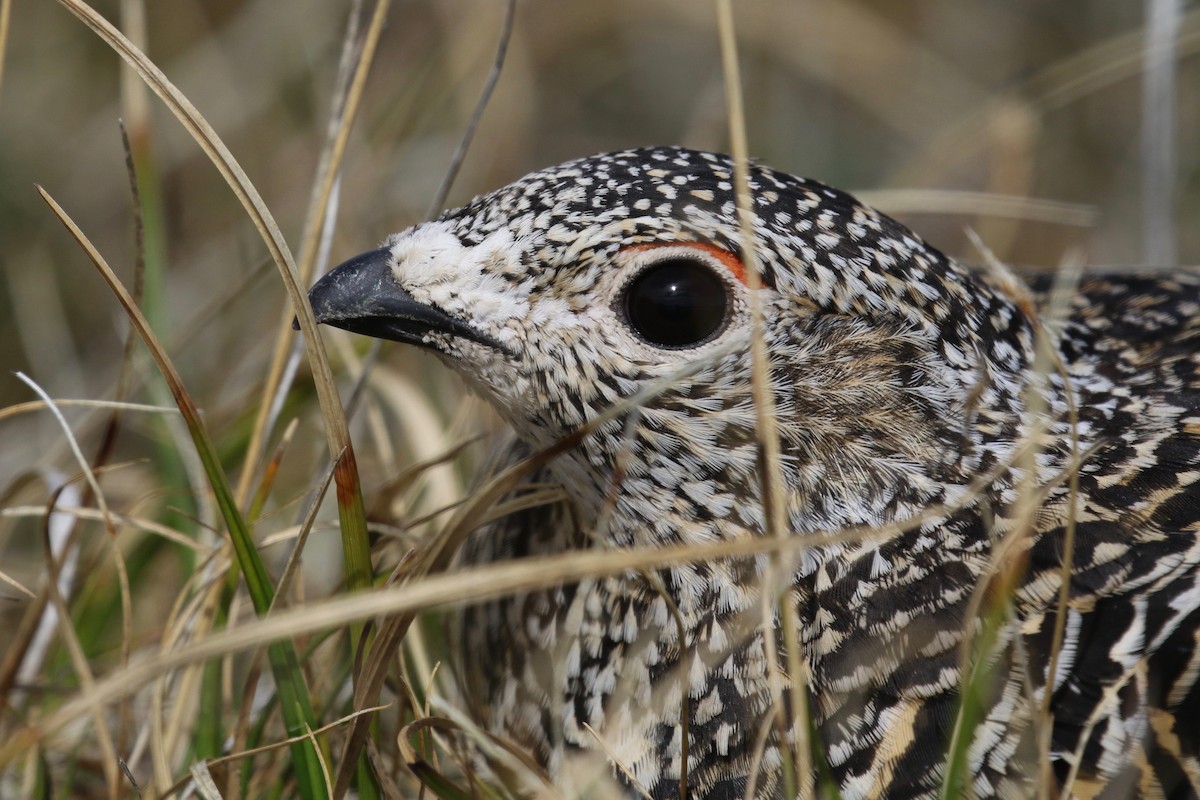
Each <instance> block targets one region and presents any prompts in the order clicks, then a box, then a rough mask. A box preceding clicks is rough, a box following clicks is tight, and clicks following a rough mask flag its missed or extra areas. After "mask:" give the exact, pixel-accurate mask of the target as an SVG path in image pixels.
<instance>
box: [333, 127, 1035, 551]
mask: <svg viewBox="0 0 1200 800" xmlns="http://www.w3.org/2000/svg"><path fill="white" fill-rule="evenodd" d="M750 188H751V196H752V198H753V202H752V206H753V225H752V231H751V238H752V240H753V241H752V242H751V245H752V246H753V248H754V256H755V261H756V263H757V264H758V265H759V269H760V272H761V277H762V284H763V285H762V288H761V289H759V290H758V291H759V292H760V298H759V299H760V300H761V308H762V312H763V326H762V335H763V336H764V337H765V340H766V345H767V352H768V354H769V364H770V369H769V371H770V376H771V384H772V389H773V391H774V401H775V403H774V405H775V409H776V414H777V418H778V422H779V425H778V428H779V431H780V436H781V450H782V453H783V458H784V471H785V479H786V484H787V486H788V488H789V490H790V492H789V498H790V500H789V512H790V513H791V514H792V517H793V524H794V525H797V526H799V527H813V528H819V527H822V526H828V525H831V524H832V525H838V524H847V523H860V522H875V521H879V520H881V519H884V518H887V517H890V516H894V515H895V513H896V511H897V508H898V507H899V506H900V505H902V504H904V503H905V502H910V501H911V502H919V499H918V495H919V496H920V499H923V500H927V499H928V498H929V497H930V496H934V495H936V494H937V487H938V486H939V485H940V484H943V483H945V482H947V481H950V482H953V481H955V480H957V477H961V476H962V475H965V474H969V472H970V471H971V469H972V468H973V467H974V466H977V463H974V464H972V463H966V462H965V461H964V458H967V459H968V460H971V459H976V460H977V458H978V453H977V452H976V453H975V454H974V455H970V453H971V451H972V448H971V447H970V446H967V447H964V443H963V440H962V437H963V435H964V433H963V431H964V427H965V417H966V416H967V415H968V414H969V413H974V412H972V411H971V410H970V409H969V408H968V406H971V405H975V406H978V407H979V408H983V409H985V410H986V409H987V408H989V407H991V408H992V409H1001V408H1005V407H1007V406H1008V405H1009V404H1011V403H1012V402H1013V397H1014V394H1013V393H1014V391H1015V386H1014V385H1012V384H1013V381H1011V380H1009V378H1010V377H1011V376H1014V375H1017V374H1019V372H1020V371H1021V369H1022V366H1023V364H1024V362H1025V361H1026V360H1027V358H1028V351H1029V341H1028V340H1029V336H1028V322H1027V320H1026V319H1025V317H1024V315H1023V314H1022V313H1021V312H1020V310H1019V309H1018V308H1017V307H1016V305H1015V304H1013V303H1011V302H1009V301H1008V300H1007V299H1005V298H1004V297H1003V296H1002V295H1001V294H1000V293H997V292H994V291H992V290H990V289H989V288H988V287H987V286H986V285H984V284H982V283H980V282H979V281H977V280H976V279H975V278H973V277H972V276H971V275H970V274H968V273H967V272H966V271H965V270H963V269H961V268H960V267H958V266H957V265H956V264H954V263H953V262H951V261H949V260H948V259H946V258H945V257H944V256H942V254H940V253H939V252H937V251H936V250H934V249H933V248H931V247H929V246H928V245H926V244H925V243H924V242H922V241H921V240H920V239H919V238H918V237H917V236H916V235H915V234H913V233H912V232H911V231H909V230H907V229H906V228H904V227H903V226H901V225H900V224H899V223H897V222H895V221H893V220H891V219H889V218H888V217H886V216H884V215H882V214H879V213H877V212H875V211H873V210H871V209H869V208H867V207H865V206H863V205H861V204H859V203H858V202H857V201H856V200H854V199H853V198H852V197H850V196H849V195H847V194H844V193H842V192H839V191H836V190H833V189H830V188H828V187H826V186H823V185H821V184H818V183H816V182H812V181H806V180H802V179H798V178H794V177H792V176H790V175H786V174H782V173H779V172H774V171H771V170H768V169H765V168H759V167H753V168H752V170H751V174H750ZM746 256H747V254H746V252H745V242H744V240H743V232H742V230H741V228H740V226H739V222H738V214H737V210H736V204H735V190H734V165H733V162H732V161H731V160H730V159H729V158H727V157H725V156H721V155H716V154H712V153H705V152H697V151H691V150H685V149H680V148H648V149H639V150H629V151H624V152H619V153H611V154H604V155H598V156H593V157H590V158H585V159H580V160H577V161H572V162H568V163H566V164H563V165H560V166H557V167H552V168H549V169H546V170H543V171H539V172H535V173H532V174H530V175H528V176H526V177H525V178H523V179H521V180H519V181H517V182H515V183H513V184H511V185H509V186H507V187H505V188H503V189H500V190H498V191H496V192H493V193H491V194H488V195H485V196H482V197H479V198H477V199H475V200H473V201H472V202H471V203H469V204H468V205H466V206H464V207H462V208H459V209H455V210H451V211H448V212H446V213H445V214H443V215H442V216H441V217H439V218H438V219H436V220H433V221H431V222H427V223H424V224H421V225H417V226H415V227H413V228H410V229H409V230H407V231H404V232H401V233H398V234H395V235H393V236H391V237H389V238H388V239H387V240H386V242H385V243H384V244H383V246H382V247H380V248H379V249H377V250H373V251H371V252H368V253H366V254H364V255H361V256H359V257H357V258H354V259H351V260H350V261H348V262H346V263H345V264H343V265H341V266H340V267H338V268H336V269H334V270H333V271H331V272H330V273H329V274H327V275H326V276H325V277H324V278H322V279H321V280H320V281H319V282H318V283H317V284H316V285H315V286H314V287H313V289H312V291H311V293H310V299H311V300H312V305H313V310H314V312H315V314H316V317H317V320H318V321H320V322H324V323H328V324H330V325H334V326H337V327H341V328H345V329H348V330H351V331H357V332H359V333H364V334H368V335H372V336H378V337H383V338H387V339H393V340H396V341H401V342H407V343H410V344H415V345H419V346H421V347H425V348H428V349H430V350H432V351H434V352H435V353H437V354H439V355H440V356H441V357H442V358H443V360H445V361H446V362H447V363H448V364H449V365H450V366H451V367H452V368H454V369H455V370H457V371H458V372H459V373H460V374H462V375H463V376H464V377H465V378H466V380H467V381H468V383H469V384H471V385H472V386H473V387H474V388H475V389H477V390H478V391H479V392H481V393H482V394H483V395H484V396H485V397H486V398H487V399H489V400H490V401H491V402H492V403H493V405H494V406H495V407H496V409H497V410H498V411H499V412H500V414H501V415H502V416H503V417H504V418H505V419H506V420H507V421H508V422H509V423H511V424H512V426H513V427H514V428H515V430H516V431H517V433H518V435H519V436H521V437H522V438H524V439H526V440H527V441H528V442H529V443H530V444H531V445H533V446H535V447H539V446H544V445H546V444H549V443H550V442H553V441H555V440H556V439H558V438H559V437H561V436H564V435H566V434H569V433H571V432H572V431H574V430H575V429H577V428H578V427H579V426H580V425H582V424H584V423H586V422H588V421H590V420H592V419H594V418H595V417H596V416H597V415H598V414H600V413H602V412H603V411H604V410H605V409H606V408H609V407H611V406H612V405H613V404H615V403H618V402H620V401H621V400H622V399H623V398H628V397H630V396H631V395H634V394H635V393H637V392H638V391H639V390H643V389H645V388H646V387H647V386H649V385H651V384H653V383H654V382H655V381H662V379H663V378H664V377H666V376H670V375H674V374H678V373H679V372H680V370H684V369H685V368H686V367H688V365H693V366H694V368H693V369H692V370H691V371H690V372H689V373H687V374H686V375H685V376H684V377H682V378H679V379H678V380H677V381H676V382H675V383H674V384H672V385H671V386H669V387H667V388H666V389H665V390H663V391H661V392H658V393H657V394H654V395H653V397H652V398H651V399H649V400H647V401H646V402H644V403H643V404H642V405H641V406H640V407H639V408H638V409H637V412H636V413H637V417H636V419H635V420H634V422H633V424H632V425H630V424H623V423H622V422H621V420H614V421H613V423H612V424H610V425H606V426H602V427H601V428H600V429H599V430H597V431H596V432H594V433H593V434H592V435H590V436H589V437H587V439H586V440H585V441H584V442H583V443H582V444H581V445H580V447H579V448H578V450H577V452H574V453H572V454H570V455H569V456H568V457H567V458H566V459H565V461H564V466H563V467H562V469H563V477H564V484H567V485H568V491H571V490H572V487H574V491H575V493H576V494H577V495H578V497H577V498H576V499H577V500H579V502H580V503H581V504H582V505H584V506H593V507H594V506H596V504H597V503H599V500H600V498H602V497H603V496H605V494H606V492H608V491H609V483H610V482H611V480H612V476H613V474H614V471H615V470H616V469H617V465H618V464H621V465H622V467H621V470H620V471H621V472H622V474H623V477H622V480H623V481H624V483H623V487H624V488H623V491H622V494H623V495H625V496H637V497H640V498H641V502H642V509H641V510H642V511H645V510H646V509H647V508H655V506H656V505H657V504H661V503H663V502H666V503H667V508H666V511H665V514H666V516H671V515H672V514H673V513H674V512H675V511H678V512H679V514H681V515H683V516H685V517H687V518H688V519H691V520H696V519H700V520H705V521H706V522H705V524H704V525H703V526H701V527H704V528H705V531H706V532H705V533H704V534H703V535H705V536H707V535H712V534H713V533H714V532H715V533H716V534H717V535H720V533H721V532H720V531H719V530H715V529H714V527H713V526H714V525H715V526H716V527H717V528H719V527H720V523H721V521H722V520H725V519H728V518H729V517H730V514H731V513H733V512H731V510H730V505H731V501H730V499H729V497H726V496H723V495H727V494H728V493H729V492H731V491H735V492H736V491H741V490H744V492H745V493H746V494H748V495H752V496H756V494H757V492H758V484H759V479H758V478H757V477H756V470H757V465H758V447H757V433H756V416H755V410H754V402H753V395H752V391H751V383H752V382H751V367H750V358H749V357H748V353H749V349H750V336H751V330H752V326H751V310H750V309H751V298H750V292H751V290H750V288H749V280H748V276H747V266H746V261H747V258H746ZM697 365H698V366H697ZM981 382H982V383H981ZM967 444H968V445H970V444H971V443H969V442H968V443H967ZM974 444H976V445H977V444H979V443H978V442H975V443H974ZM964 453H968V455H967V456H964ZM738 487H741V489H739V488H738ZM681 498H682V499H681ZM646 503H649V504H650V505H649V506H646V505H645V504H646ZM681 503H682V506H680V504H681ZM617 510H618V513H619V512H620V510H621V509H620V508H618V509H617ZM660 510H661V509H660ZM631 513H634V512H633V511H631ZM739 513H740V514H741V516H740V517H739V518H738V519H736V520H733V521H732V522H731V524H733V525H735V527H741V528H746V527H750V528H754V527H758V526H760V525H761V518H760V516H758V514H759V512H758V511H753V512H752V511H742V512H739ZM650 516H651V517H656V516H661V514H659V513H658V512H657V511H656V512H654V513H651V514H650ZM676 522H678V520H676ZM710 523H711V524H710ZM676 527H677V526H676ZM664 530H665V527H664Z"/></svg>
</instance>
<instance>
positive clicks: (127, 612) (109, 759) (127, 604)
mask: <svg viewBox="0 0 1200 800" xmlns="http://www.w3.org/2000/svg"><path fill="white" fill-rule="evenodd" d="M17 378H18V379H20V380H21V381H22V382H24V383H25V384H26V385H27V386H28V387H29V388H31V389H32V390H33V391H34V392H35V393H36V394H37V395H38V397H40V398H41V399H42V402H43V403H45V404H46V407H47V408H49V409H50V413H51V414H53V415H54V418H55V419H56V420H57V421H58V424H59V426H60V427H61V428H62V431H63V436H64V437H66V440H67V444H68V446H69V447H70V449H71V453H72V454H73V455H74V456H75V460H76V462H77V463H78V464H79V468H80V470H82V472H83V476H84V479H85V480H86V481H87V484H88V486H89V487H90V488H91V493H92V496H93V497H94V498H96V503H97V504H98V505H99V506H100V515H101V518H102V520H103V521H104V528H105V530H106V531H107V533H108V541H109V544H110V545H111V550H112V555H113V563H114V564H115V566H116V572H117V585H118V587H119V591H120V597H121V662H122V663H128V661H129V647H130V640H131V639H132V629H131V622H130V620H131V619H132V617H133V607H132V601H131V599H130V591H129V573H128V571H127V570H126V567H125V559H124V557H123V556H122V555H121V550H120V548H119V547H117V545H116V536H117V529H116V526H115V525H113V520H112V515H111V514H110V513H109V510H108V501H107V499H106V498H105V496H104V491H103V490H102V489H101V488H100V482H99V481H98V480H97V479H96V475H95V473H94V472H93V471H92V467H91V465H90V464H89V463H88V460H87V459H86V458H85V457H84V455H83V451H82V450H81V449H80V447H79V442H77V441H76V440H75V435H74V434H73V433H72V432H71V426H70V425H68V424H67V420H66V417H64V416H63V415H62V412H61V411H59V410H58V406H57V405H56V404H55V403H54V401H53V400H51V399H50V395H48V394H46V392H45V391H43V390H42V387H40V386H38V385H37V384H36V383H35V382H34V381H32V380H31V379H30V378H29V377H28V376H26V375H25V374H24V373H21V372H18V373H17ZM60 491H61V488H60V489H59V490H56V491H55V493H54V497H55V499H57V497H58V494H59V492H60ZM44 530H45V531H46V538H45V542H46V559H47V562H48V564H50V565H51V566H50V568H49V572H50V582H49V588H50V599H51V601H52V602H53V604H54V607H55V610H56V611H57V613H58V617H59V620H60V622H61V623H62V630H63V631H64V640H66V641H67V643H68V650H69V652H70V653H71V659H72V662H73V666H74V667H75V670H76V673H77V674H78V675H79V677H80V683H81V685H82V686H84V687H87V686H90V685H92V684H93V683H94V680H93V677H92V674H91V670H90V667H89V666H88V663H87V658H86V656H85V655H84V653H83V648H82V647H81V646H80V645H79V641H78V639H77V638H76V637H75V636H74V629H73V628H71V624H72V623H71V615H70V612H69V611H68V610H67V607H66V603H65V601H64V599H63V597H62V593H61V592H60V591H59V589H58V565H57V562H56V559H55V557H54V553H53V548H52V546H51V544H50V541H51V539H50V532H49V531H50V515H49V514H47V515H46V524H45V528H44ZM68 629H70V633H69V634H68V633H66V631H67V630H68ZM96 727H97V735H98V736H99V738H100V743H101V748H102V750H103V752H104V755H105V775H106V778H107V779H108V784H109V791H110V793H115V792H116V790H117V780H118V778H117V777H116V773H115V772H112V771H111V770H112V766H111V765H112V764H113V763H115V758H116V749H115V747H114V745H113V742H112V739H111V737H110V736H109V733H108V730H107V728H105V727H104V725H103V723H102V721H101V720H100V719H98V718H97V719H96Z"/></svg>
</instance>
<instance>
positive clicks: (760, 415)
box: [717, 0, 813, 800]
mask: <svg viewBox="0 0 1200 800" xmlns="http://www.w3.org/2000/svg"><path fill="white" fill-rule="evenodd" d="M717 27H718V33H719V35H720V40H721V63H722V66H723V70H724V76H725V98H726V105H727V109H726V110H727V113H728V115H729V140H730V150H731V152H732V155H733V165H734V189H735V192H736V199H737V214H738V224H739V227H740V228H741V241H740V244H741V255H742V261H743V263H744V265H745V267H746V277H747V278H748V281H747V284H748V286H749V288H750V358H751V382H752V388H753V394H754V410H755V414H756V418H757V423H758V425H757V428H758V441H759V448H760V452H761V454H762V458H761V461H760V463H761V465H762V467H761V469H762V473H763V474H762V476H761V480H762V497H763V506H764V508H763V512H764V516H765V518H766V521H767V531H766V533H767V535H768V536H773V537H786V536H788V535H789V533H790V531H789V530H788V524H787V520H786V518H785V514H784V507H783V501H784V493H783V481H782V477H783V473H782V472H781V463H782V462H781V459H782V456H781V453H780V449H779V433H778V430H777V425H776V418H775V393H774V389H773V384H772V380H771V370H770V365H769V362H768V358H767V341H766V328H765V325H764V322H763V309H762V297H761V295H762V293H761V291H760V290H761V289H762V272H761V268H760V266H759V263H758V256H757V254H756V252H755V249H754V243H755V238H756V237H755V232H754V200H753V197H752V196H751V193H750V152H749V146H748V144H747V138H746V112H745V108H744V106H743V102H742V82H741V72H740V69H739V67H738V55H737V38H736V36H735V34H734V21H733V4H732V2H731V0H717ZM790 573H791V570H790V569H789V568H788V567H787V566H786V565H785V564H783V563H781V561H780V559H779V557H778V556H777V555H776V556H774V557H773V558H772V560H771V569H770V571H769V572H768V574H767V579H766V580H764V581H763V592H762V594H763V625H764V629H765V630H766V631H771V630H772V629H773V628H774V625H773V624H772V623H773V621H774V619H775V616H776V608H777V607H778V612H779V629H780V631H781V633H782V635H783V640H784V647H785V650H786V653H785V655H786V658H787V663H788V669H787V673H788V676H789V678H790V682H791V685H790V686H789V687H788V688H789V689H790V691H788V692H787V697H788V698H789V703H788V705H789V706H790V708H788V709H787V711H788V722H789V725H790V727H791V729H792V731H793V735H794V737H795V744H794V748H793V756H794V761H792V762H790V763H789V762H788V760H787V759H784V764H783V766H784V787H785V788H784V791H785V792H786V793H787V794H788V795H789V796H792V795H796V794H797V791H798V792H799V796H800V798H801V800H807V798H809V797H811V796H812V789H813V787H812V774H813V771H812V764H811V763H810V762H811V760H812V759H811V748H810V744H809V741H808V731H809V722H808V688H807V686H808V681H807V679H806V669H807V667H806V666H805V662H804V660H803V656H802V654H801V652H800V642H799V639H798V638H797V630H798V629H799V621H798V620H797V619H796V614H797V613H798V610H797V609H796V608H795V607H794V605H793V603H792V602H791V600H790V598H789V596H788V595H789V593H788V592H787V591H786V590H784V587H790V586H791V583H792V582H791V576H790ZM781 590H782V591H781ZM781 599H782V602H780V600H781ZM763 641H764V644H765V650H766V653H767V658H768V664H769V666H768V669H769V670H770V675H771V693H772V696H773V697H774V698H775V702H776V703H777V704H782V703H783V698H784V692H783V686H782V685H781V680H780V677H779V676H780V670H779V669H778V668H777V667H776V666H775V665H774V664H772V663H771V662H773V661H775V660H777V658H778V657H777V655H776V653H775V639H774V637H773V636H771V635H770V634H769V633H768V634H766V635H764V637H763ZM789 767H794V769H795V772H796V774H795V775H789ZM789 778H791V779H793V780H792V781H789ZM793 781H795V782H793ZM796 782H798V783H796Z"/></svg>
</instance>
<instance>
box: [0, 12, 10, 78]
mask: <svg viewBox="0 0 1200 800" xmlns="http://www.w3.org/2000/svg"><path fill="white" fill-rule="evenodd" d="M11 17H12V0H0V88H3V87H4V56H5V54H6V53H7V52H8V23H9V19H10V18H11Z"/></svg>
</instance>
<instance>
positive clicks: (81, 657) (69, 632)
mask: <svg viewBox="0 0 1200 800" xmlns="http://www.w3.org/2000/svg"><path fill="white" fill-rule="evenodd" d="M60 491H61V487H60V489H59V490H58V491H56V492H54V494H53V495H52V496H51V498H50V502H49V503H48V505H47V508H48V509H53V508H54V503H55V502H56V501H57V499H58V494H59V492H60ZM42 543H43V548H44V552H45V556H46V577H47V580H46V591H47V594H48V596H49V599H50V604H51V605H52V606H53V607H54V610H55V612H56V613H57V617H58V623H59V630H60V632H61V633H62V641H63V644H64V645H65V646H66V649H67V654H68V655H69V656H70V660H71V667H72V668H73V669H74V670H75V676H76V677H77V678H78V679H79V685H80V687H81V688H82V689H83V691H84V692H89V691H95V688H96V685H97V681H96V678H95V675H93V674H92V668H91V665H90V664H89V663H88V659H87V654H86V653H84V651H83V646H82V645H81V644H80V642H79V636H78V634H77V633H76V631H75V628H74V626H73V625H72V621H71V611H70V608H69V607H68V606H67V602H66V600H65V599H64V598H63V596H62V592H60V591H59V588H58V582H59V564H58V559H57V558H55V555H54V548H53V546H52V544H51V537H50V514H49V512H47V514H46V523H45V525H43V527H42ZM90 714H91V717H92V725H93V727H94V729H95V736H96V739H97V741H98V742H99V744H100V753H101V756H102V762H101V766H102V768H103V770H104V778H105V783H106V784H107V785H108V792H109V794H110V795H112V796H115V795H116V794H117V787H118V785H119V781H120V776H119V773H118V771H117V751H116V747H115V746H114V744H113V740H112V734H111V733H109V730H108V726H107V725H106V724H105V719H104V713H103V710H102V709H100V708H95V709H92V710H91V711H90ZM2 771H3V767H0V772H2Z"/></svg>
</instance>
